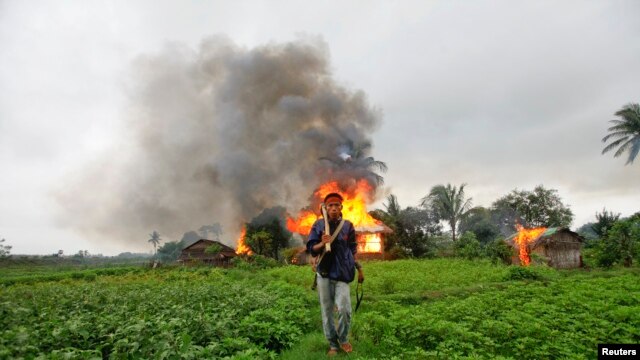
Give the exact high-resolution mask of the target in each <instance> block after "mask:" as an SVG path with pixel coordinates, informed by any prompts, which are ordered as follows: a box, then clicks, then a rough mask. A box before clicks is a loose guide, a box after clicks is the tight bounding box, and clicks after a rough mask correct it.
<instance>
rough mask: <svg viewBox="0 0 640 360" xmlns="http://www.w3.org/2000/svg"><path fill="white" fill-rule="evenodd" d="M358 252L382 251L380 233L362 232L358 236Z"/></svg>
mask: <svg viewBox="0 0 640 360" xmlns="http://www.w3.org/2000/svg"><path fill="white" fill-rule="evenodd" d="M358 252H359V253H379V252H382V239H381V238H380V234H362V235H360V236H359V238H358Z"/></svg>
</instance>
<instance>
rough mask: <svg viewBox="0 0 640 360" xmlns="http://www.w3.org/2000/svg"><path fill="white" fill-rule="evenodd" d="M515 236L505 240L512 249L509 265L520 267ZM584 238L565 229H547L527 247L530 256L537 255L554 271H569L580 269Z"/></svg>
mask: <svg viewBox="0 0 640 360" xmlns="http://www.w3.org/2000/svg"><path fill="white" fill-rule="evenodd" d="M514 237H515V235H513V236H511V237H509V238H508V239H507V244H509V245H511V246H512V247H513V248H514V255H513V256H512V257H511V263H512V264H515V265H520V257H519V256H518V253H519V250H520V249H519V247H518V244H516V243H515V242H514ZM583 242H584V238H583V237H582V236H580V235H578V234H577V233H575V232H573V231H571V230H569V229H567V228H548V229H547V230H545V232H543V233H542V234H540V236H538V237H537V238H535V239H532V240H531V241H530V242H529V243H528V244H527V247H528V248H529V254H530V255H531V256H533V255H537V256H538V257H539V258H541V259H543V260H544V261H545V262H546V263H547V264H548V265H549V266H551V267H554V268H556V269H571V268H579V267H582V254H581V249H582V244H583Z"/></svg>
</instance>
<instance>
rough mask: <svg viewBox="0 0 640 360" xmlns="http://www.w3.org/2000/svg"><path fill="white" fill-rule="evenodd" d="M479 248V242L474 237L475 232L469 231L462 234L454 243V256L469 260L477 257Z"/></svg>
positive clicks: (479, 253)
mask: <svg viewBox="0 0 640 360" xmlns="http://www.w3.org/2000/svg"><path fill="white" fill-rule="evenodd" d="M480 250H481V248H480V242H479V241H478V239H476V234H474V233H473V232H471V231H467V232H465V233H464V234H462V236H460V238H459V239H458V241H457V242H456V244H455V252H456V256H459V257H462V258H465V259H469V260H471V259H475V258H479V257H480V255H481V252H480Z"/></svg>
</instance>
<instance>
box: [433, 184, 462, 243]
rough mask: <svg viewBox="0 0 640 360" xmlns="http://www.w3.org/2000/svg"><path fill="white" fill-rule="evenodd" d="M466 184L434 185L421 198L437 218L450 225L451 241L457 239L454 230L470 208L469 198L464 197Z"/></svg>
mask: <svg viewBox="0 0 640 360" xmlns="http://www.w3.org/2000/svg"><path fill="white" fill-rule="evenodd" d="M465 186H466V184H462V185H460V187H459V188H458V187H456V186H452V185H451V184H447V185H446V186H445V185H436V186H434V187H432V188H431V190H430V191H429V194H428V195H427V196H425V197H424V198H422V202H421V204H422V206H423V207H425V208H427V209H429V210H430V211H432V212H433V214H434V215H435V216H436V218H437V219H438V220H444V221H447V222H448V223H449V226H450V227H451V236H452V238H453V241H454V242H455V241H456V240H457V237H456V231H457V227H458V224H459V222H460V220H462V219H463V218H464V217H465V216H467V213H468V212H469V209H471V198H468V199H467V198H466V197H465V194H464V188H465Z"/></svg>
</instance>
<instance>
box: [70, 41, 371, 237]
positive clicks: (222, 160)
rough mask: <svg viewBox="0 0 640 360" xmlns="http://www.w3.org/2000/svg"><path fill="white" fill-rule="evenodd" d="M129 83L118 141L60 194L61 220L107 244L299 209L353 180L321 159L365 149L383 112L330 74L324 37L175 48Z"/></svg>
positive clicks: (231, 226) (232, 226) (233, 231)
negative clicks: (338, 180) (319, 192)
mask: <svg viewBox="0 0 640 360" xmlns="http://www.w3.org/2000/svg"><path fill="white" fill-rule="evenodd" d="M131 83H132V89H131V102H130V108H129V109H128V113H127V124H128V126H127V131H128V133H126V134H122V136H123V141H122V144H121V145H120V146H119V147H118V148H117V149H115V150H113V151H112V152H110V153H108V154H105V156H104V158H103V159H99V160H97V161H95V163H93V164H91V165H89V166H87V168H85V169H82V171H81V172H80V174H79V175H76V176H74V177H73V178H71V179H70V180H69V182H68V183H69V184H70V185H69V186H68V187H66V188H65V189H63V190H62V191H60V192H59V193H58V196H57V197H58V200H59V203H60V205H61V209H62V212H61V216H60V218H61V219H64V222H65V223H67V224H68V225H69V226H72V227H75V228H77V229H79V230H81V231H83V232H85V233H88V234H90V235H92V236H95V237H96V238H97V237H100V238H102V239H108V240H110V241H113V240H119V241H122V242H129V243H130V242H138V241H142V240H144V237H145V236H146V235H147V234H148V233H150V232H151V231H152V230H154V229H156V230H158V231H160V233H161V234H165V237H164V240H172V239H176V238H179V236H180V234H182V233H183V232H185V231H187V230H190V229H197V228H199V227H200V226H201V225H204V224H211V223H213V222H220V223H222V225H223V228H224V230H225V234H224V236H223V239H224V240H225V241H226V242H227V243H230V242H233V240H234V239H233V238H234V236H235V235H237V230H238V229H239V226H240V225H241V223H242V222H244V221H248V220H250V219H252V218H253V217H254V216H256V215H257V214H259V213H260V212H261V211H262V210H263V209H265V208H270V207H273V206H277V205H281V206H285V207H286V208H287V209H289V210H290V211H292V212H295V211H297V210H298V209H300V208H301V207H304V206H305V205H307V202H308V198H309V195H310V194H311V193H312V192H313V190H314V189H315V188H316V187H317V186H318V185H319V184H320V183H321V182H324V181H326V180H327V179H329V178H331V177H336V176H338V177H348V175H349V174H348V171H347V173H345V172H344V171H342V172H339V171H338V172H336V170H335V169H336V163H335V162H331V161H327V160H319V159H320V158H327V159H341V161H346V160H345V159H346V156H345V155H344V154H345V153H348V152H349V151H350V150H352V151H355V150H354V149H356V150H358V151H360V150H361V149H364V150H365V152H366V150H368V149H369V147H368V146H367V145H368V144H370V139H369V135H370V134H371V132H372V131H373V130H374V128H375V127H376V125H377V124H378V123H379V119H380V112H379V111H378V110H376V109H374V108H372V107H371V106H370V105H369V104H368V102H367V99H366V96H365V94H364V93H363V92H361V91H352V90H349V89H346V88H344V87H342V86H340V85H339V84H338V83H337V81H336V80H335V79H333V77H332V74H331V67H330V62H329V52H328V49H327V45H326V44H325V43H324V42H323V41H321V40H319V39H309V38H305V39H300V40H297V41H294V42H290V43H284V44H268V45H265V46H261V47H257V48H254V49H246V48H242V47H239V46H237V45H235V44H234V43H233V42H232V41H230V40H229V39H227V38H224V37H213V38H209V39H207V40H205V41H203V42H202V44H201V46H200V47H199V48H198V49H191V48H189V47H187V46H184V45H179V44H178V45H176V44H173V45H171V46H168V47H167V48H166V49H164V50H163V51H162V52H161V53H160V54H156V55H149V56H143V57H141V58H139V59H138V60H137V61H136V62H135V65H134V71H133V76H132V82H131ZM352 155H355V156H358V157H359V158H361V159H366V155H367V154H362V153H358V154H352ZM347 170H348V167H347ZM355 170H357V171H359V173H356V174H355V176H357V177H366V171H365V172H364V173H363V171H362V169H355ZM141 246H144V245H142V243H141Z"/></svg>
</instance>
